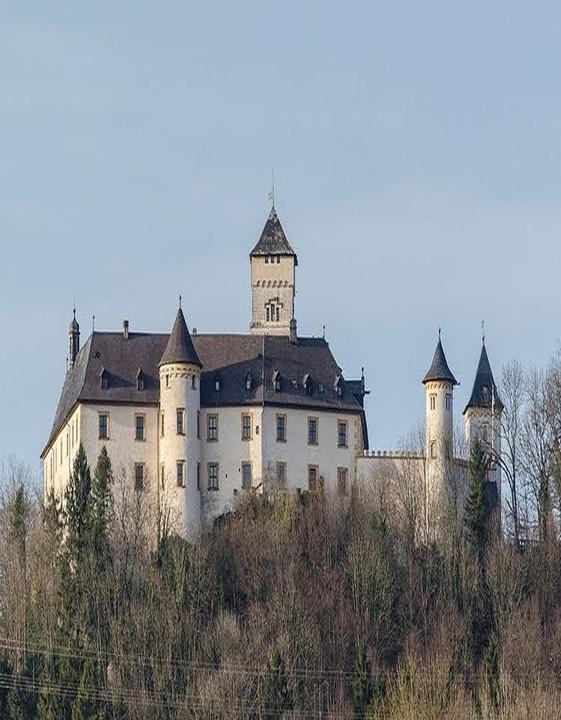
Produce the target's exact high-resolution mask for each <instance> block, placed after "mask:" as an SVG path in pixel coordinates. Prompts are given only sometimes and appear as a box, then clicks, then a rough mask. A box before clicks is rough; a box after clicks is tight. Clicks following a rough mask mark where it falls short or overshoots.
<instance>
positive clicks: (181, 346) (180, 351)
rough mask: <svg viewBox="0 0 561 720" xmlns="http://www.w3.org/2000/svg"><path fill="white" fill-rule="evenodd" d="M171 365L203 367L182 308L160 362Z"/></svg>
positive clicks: (178, 312) (179, 310)
mask: <svg viewBox="0 0 561 720" xmlns="http://www.w3.org/2000/svg"><path fill="white" fill-rule="evenodd" d="M170 363H192V364H193V365H198V366H199V367H202V363H201V361H200V360H199V356H198V355H197V351H196V350H195V347H194V345H193V341H192V340H191V336H190V335H189V330H187V323H186V322H185V316H184V315H183V310H182V309H181V306H180V307H179V309H178V311H177V316H176V318H175V322H174V323H173V328H172V330H171V333H170V336H169V339H168V343H167V345H166V349H165V350H164V354H163V355H162V358H161V360H160V365H169V364H170Z"/></svg>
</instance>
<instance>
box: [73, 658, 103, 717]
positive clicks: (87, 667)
mask: <svg viewBox="0 0 561 720" xmlns="http://www.w3.org/2000/svg"><path fill="white" fill-rule="evenodd" d="M100 685H101V683H100V677H99V673H98V671H97V666H96V663H95V661H94V660H93V659H92V658H88V659H87V660H85V661H84V668H83V671H82V676H81V678H80V684H79V686H78V693H77V694H76V699H75V700H74V703H73V705H72V720H103V718H104V717H105V713H104V711H103V707H102V701H100V700H98V699H97V698H96V696H97V693H98V692H99V689H100Z"/></svg>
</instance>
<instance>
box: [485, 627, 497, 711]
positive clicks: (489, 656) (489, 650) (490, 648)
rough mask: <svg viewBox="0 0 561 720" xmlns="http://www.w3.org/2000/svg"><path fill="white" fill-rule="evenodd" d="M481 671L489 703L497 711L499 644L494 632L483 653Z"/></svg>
mask: <svg viewBox="0 0 561 720" xmlns="http://www.w3.org/2000/svg"><path fill="white" fill-rule="evenodd" d="M483 672H484V677H485V686H486V690H487V697H488V700H489V704H490V706H491V707H492V708H493V710H494V712H498V710H499V706H500V687H499V680H500V677H499V645H498V643H497V638H496V636H495V635H494V634H493V635H491V639H490V640H489V644H488V645H487V647H486V648H485V653H484V654H483Z"/></svg>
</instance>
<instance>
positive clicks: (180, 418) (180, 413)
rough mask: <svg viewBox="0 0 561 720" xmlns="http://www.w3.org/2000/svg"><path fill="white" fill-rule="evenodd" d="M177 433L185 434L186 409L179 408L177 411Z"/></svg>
mask: <svg viewBox="0 0 561 720" xmlns="http://www.w3.org/2000/svg"><path fill="white" fill-rule="evenodd" d="M176 425H177V434H178V435H185V409H184V408H177V411H176Z"/></svg>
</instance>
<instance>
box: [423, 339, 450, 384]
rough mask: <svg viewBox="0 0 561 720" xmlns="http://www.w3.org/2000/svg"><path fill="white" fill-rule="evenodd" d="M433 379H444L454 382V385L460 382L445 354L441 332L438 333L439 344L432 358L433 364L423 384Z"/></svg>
mask: <svg viewBox="0 0 561 720" xmlns="http://www.w3.org/2000/svg"><path fill="white" fill-rule="evenodd" d="M431 380H444V381H446V382H450V383H452V385H457V384H458V382H457V380H456V378H455V377H454V376H453V375H452V371H451V370H450V368H449V367H448V362H447V361H446V355H445V354H444V349H443V348H442V342H441V341H440V333H439V335H438V344H437V346H436V350H435V351H434V357H433V359H432V363H431V366H430V368H429V369H428V372H427V374H426V375H425V377H424V378H423V385H425V384H426V383H428V382H430V381H431Z"/></svg>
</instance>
